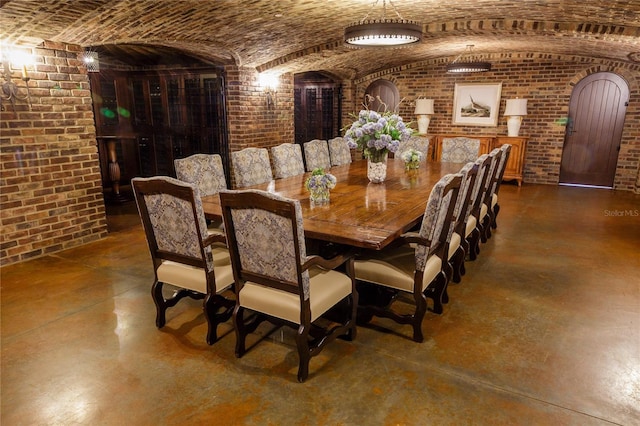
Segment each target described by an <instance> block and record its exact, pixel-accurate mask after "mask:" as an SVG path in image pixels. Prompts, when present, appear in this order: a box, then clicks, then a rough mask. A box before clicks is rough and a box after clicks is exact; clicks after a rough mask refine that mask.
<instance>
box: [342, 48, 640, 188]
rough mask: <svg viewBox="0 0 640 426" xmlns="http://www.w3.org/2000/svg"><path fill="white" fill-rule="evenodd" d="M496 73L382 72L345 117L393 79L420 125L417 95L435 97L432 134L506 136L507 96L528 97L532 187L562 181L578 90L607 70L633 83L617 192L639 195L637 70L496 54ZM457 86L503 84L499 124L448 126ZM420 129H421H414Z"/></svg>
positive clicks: (425, 68) (527, 172) (363, 84)
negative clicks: (415, 110)
mask: <svg viewBox="0 0 640 426" xmlns="http://www.w3.org/2000/svg"><path fill="white" fill-rule="evenodd" d="M483 59H487V60H489V61H490V62H491V63H492V70H491V71H490V72H486V73H480V74H463V75H455V74H447V73H446V71H445V67H446V64H447V62H448V61H447V60H444V59H439V60H435V61H429V62H421V63H414V64H410V65H406V66H402V67H395V68H393V69H390V70H385V71H381V72H378V73H375V74H372V75H369V76H367V77H365V78H362V79H360V80H357V81H356V82H355V85H356V87H355V91H354V92H355V95H354V96H353V98H350V99H348V100H347V101H346V102H347V103H345V107H344V113H345V116H344V120H345V123H349V122H350V118H349V117H348V116H347V114H348V113H350V112H354V111H356V110H358V109H360V103H361V102H362V100H363V98H364V91H365V89H366V88H367V86H368V85H369V84H370V83H371V82H372V81H374V80H376V79H378V78H383V79H387V80H390V81H392V82H393V83H394V84H395V85H396V86H397V87H398V89H399V91H400V97H401V98H405V101H404V102H402V103H401V105H400V113H401V115H402V116H403V117H405V119H406V120H407V121H408V120H415V116H414V115H413V108H414V104H413V103H412V101H414V100H415V99H416V98H418V97H428V98H432V99H435V115H433V116H432V117H431V123H430V124H429V133H433V134H437V133H460V134H477V135H506V133H507V123H506V118H504V117H503V116H502V113H503V112H504V108H505V104H506V99H511V98H515V97H519V98H526V99H528V100H529V101H528V115H527V116H526V117H525V118H524V121H523V123H522V127H521V129H520V135H521V136H528V137H529V141H528V145H527V151H526V158H525V167H524V180H525V182H529V183H542V184H557V183H558V180H559V172H560V161H561V158H562V146H563V143H564V134H565V126H564V122H565V118H566V116H567V113H568V109H569V99H570V97H571V91H572V88H573V86H574V85H575V84H576V83H577V82H579V81H580V79H582V78H584V77H586V76H587V75H589V74H591V73H594V72H599V71H607V72H614V73H616V74H619V75H621V76H622V77H623V78H624V79H625V80H626V81H627V83H628V85H629V90H630V102H629V106H628V108H627V114H626V119H625V123H624V131H623V135H622V143H621V147H620V154H619V158H618V164H617V169H616V177H615V182H614V187H615V188H616V189H620V190H626V191H636V192H640V173H639V168H640V65H638V64H625V63H619V62H612V61H606V60H599V59H594V58H584V57H575V56H567V57H565V56H551V55H543V54H534V53H528V54H512V55H494V56H488V57H486V58H483ZM456 83H502V96H501V102H500V116H499V121H498V126H497V127H475V126H454V125H452V124H451V117H452V110H453V92H454V89H455V84H456ZM414 127H416V128H417V126H414Z"/></svg>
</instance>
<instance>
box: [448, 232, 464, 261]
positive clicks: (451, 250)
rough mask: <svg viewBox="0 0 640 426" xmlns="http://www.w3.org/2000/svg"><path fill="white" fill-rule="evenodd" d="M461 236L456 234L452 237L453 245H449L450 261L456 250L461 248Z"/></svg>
mask: <svg viewBox="0 0 640 426" xmlns="http://www.w3.org/2000/svg"><path fill="white" fill-rule="evenodd" d="M460 241H461V238H460V234H458V233H457V232H454V233H453V234H452V235H451V243H449V257H448V259H451V258H452V257H453V254H454V253H455V252H456V250H458V247H460Z"/></svg>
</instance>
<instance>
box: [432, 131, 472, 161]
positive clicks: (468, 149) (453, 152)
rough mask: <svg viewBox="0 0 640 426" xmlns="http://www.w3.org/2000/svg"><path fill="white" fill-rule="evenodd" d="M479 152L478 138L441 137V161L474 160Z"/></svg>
mask: <svg viewBox="0 0 640 426" xmlns="http://www.w3.org/2000/svg"><path fill="white" fill-rule="evenodd" d="M479 153H480V140H479V139H470V138H464V137H458V138H444V139H442V155H441V157H440V159H441V161H447V162H451V163H468V162H470V161H476V159H477V158H478V155H479Z"/></svg>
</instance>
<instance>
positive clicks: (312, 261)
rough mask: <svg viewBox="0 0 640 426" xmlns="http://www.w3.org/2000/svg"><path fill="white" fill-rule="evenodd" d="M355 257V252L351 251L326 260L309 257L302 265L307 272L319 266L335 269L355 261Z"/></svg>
mask: <svg viewBox="0 0 640 426" xmlns="http://www.w3.org/2000/svg"><path fill="white" fill-rule="evenodd" d="M354 257H355V251H354V250H349V251H347V252H345V253H340V254H338V255H336V256H334V257H332V258H330V259H325V258H324V257H322V256H318V255H313V256H307V260H306V261H305V262H304V264H303V265H302V269H303V270H305V271H306V270H307V269H309V268H310V267H312V266H319V267H321V268H323V269H328V270H329V269H335V268H337V267H338V266H340V265H342V264H343V263H345V262H347V261H349V260H350V259H353V258H354Z"/></svg>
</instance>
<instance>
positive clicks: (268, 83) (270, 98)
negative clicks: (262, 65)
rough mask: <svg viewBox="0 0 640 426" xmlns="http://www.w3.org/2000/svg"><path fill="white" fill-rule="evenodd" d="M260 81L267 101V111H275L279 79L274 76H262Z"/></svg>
mask: <svg viewBox="0 0 640 426" xmlns="http://www.w3.org/2000/svg"><path fill="white" fill-rule="evenodd" d="M259 81H260V87H261V88H262V90H263V91H264V94H265V97H266V100H267V109H269V110H271V109H274V108H275V107H276V94H277V93H278V90H277V89H278V77H277V76H275V75H273V74H260V76H259Z"/></svg>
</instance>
